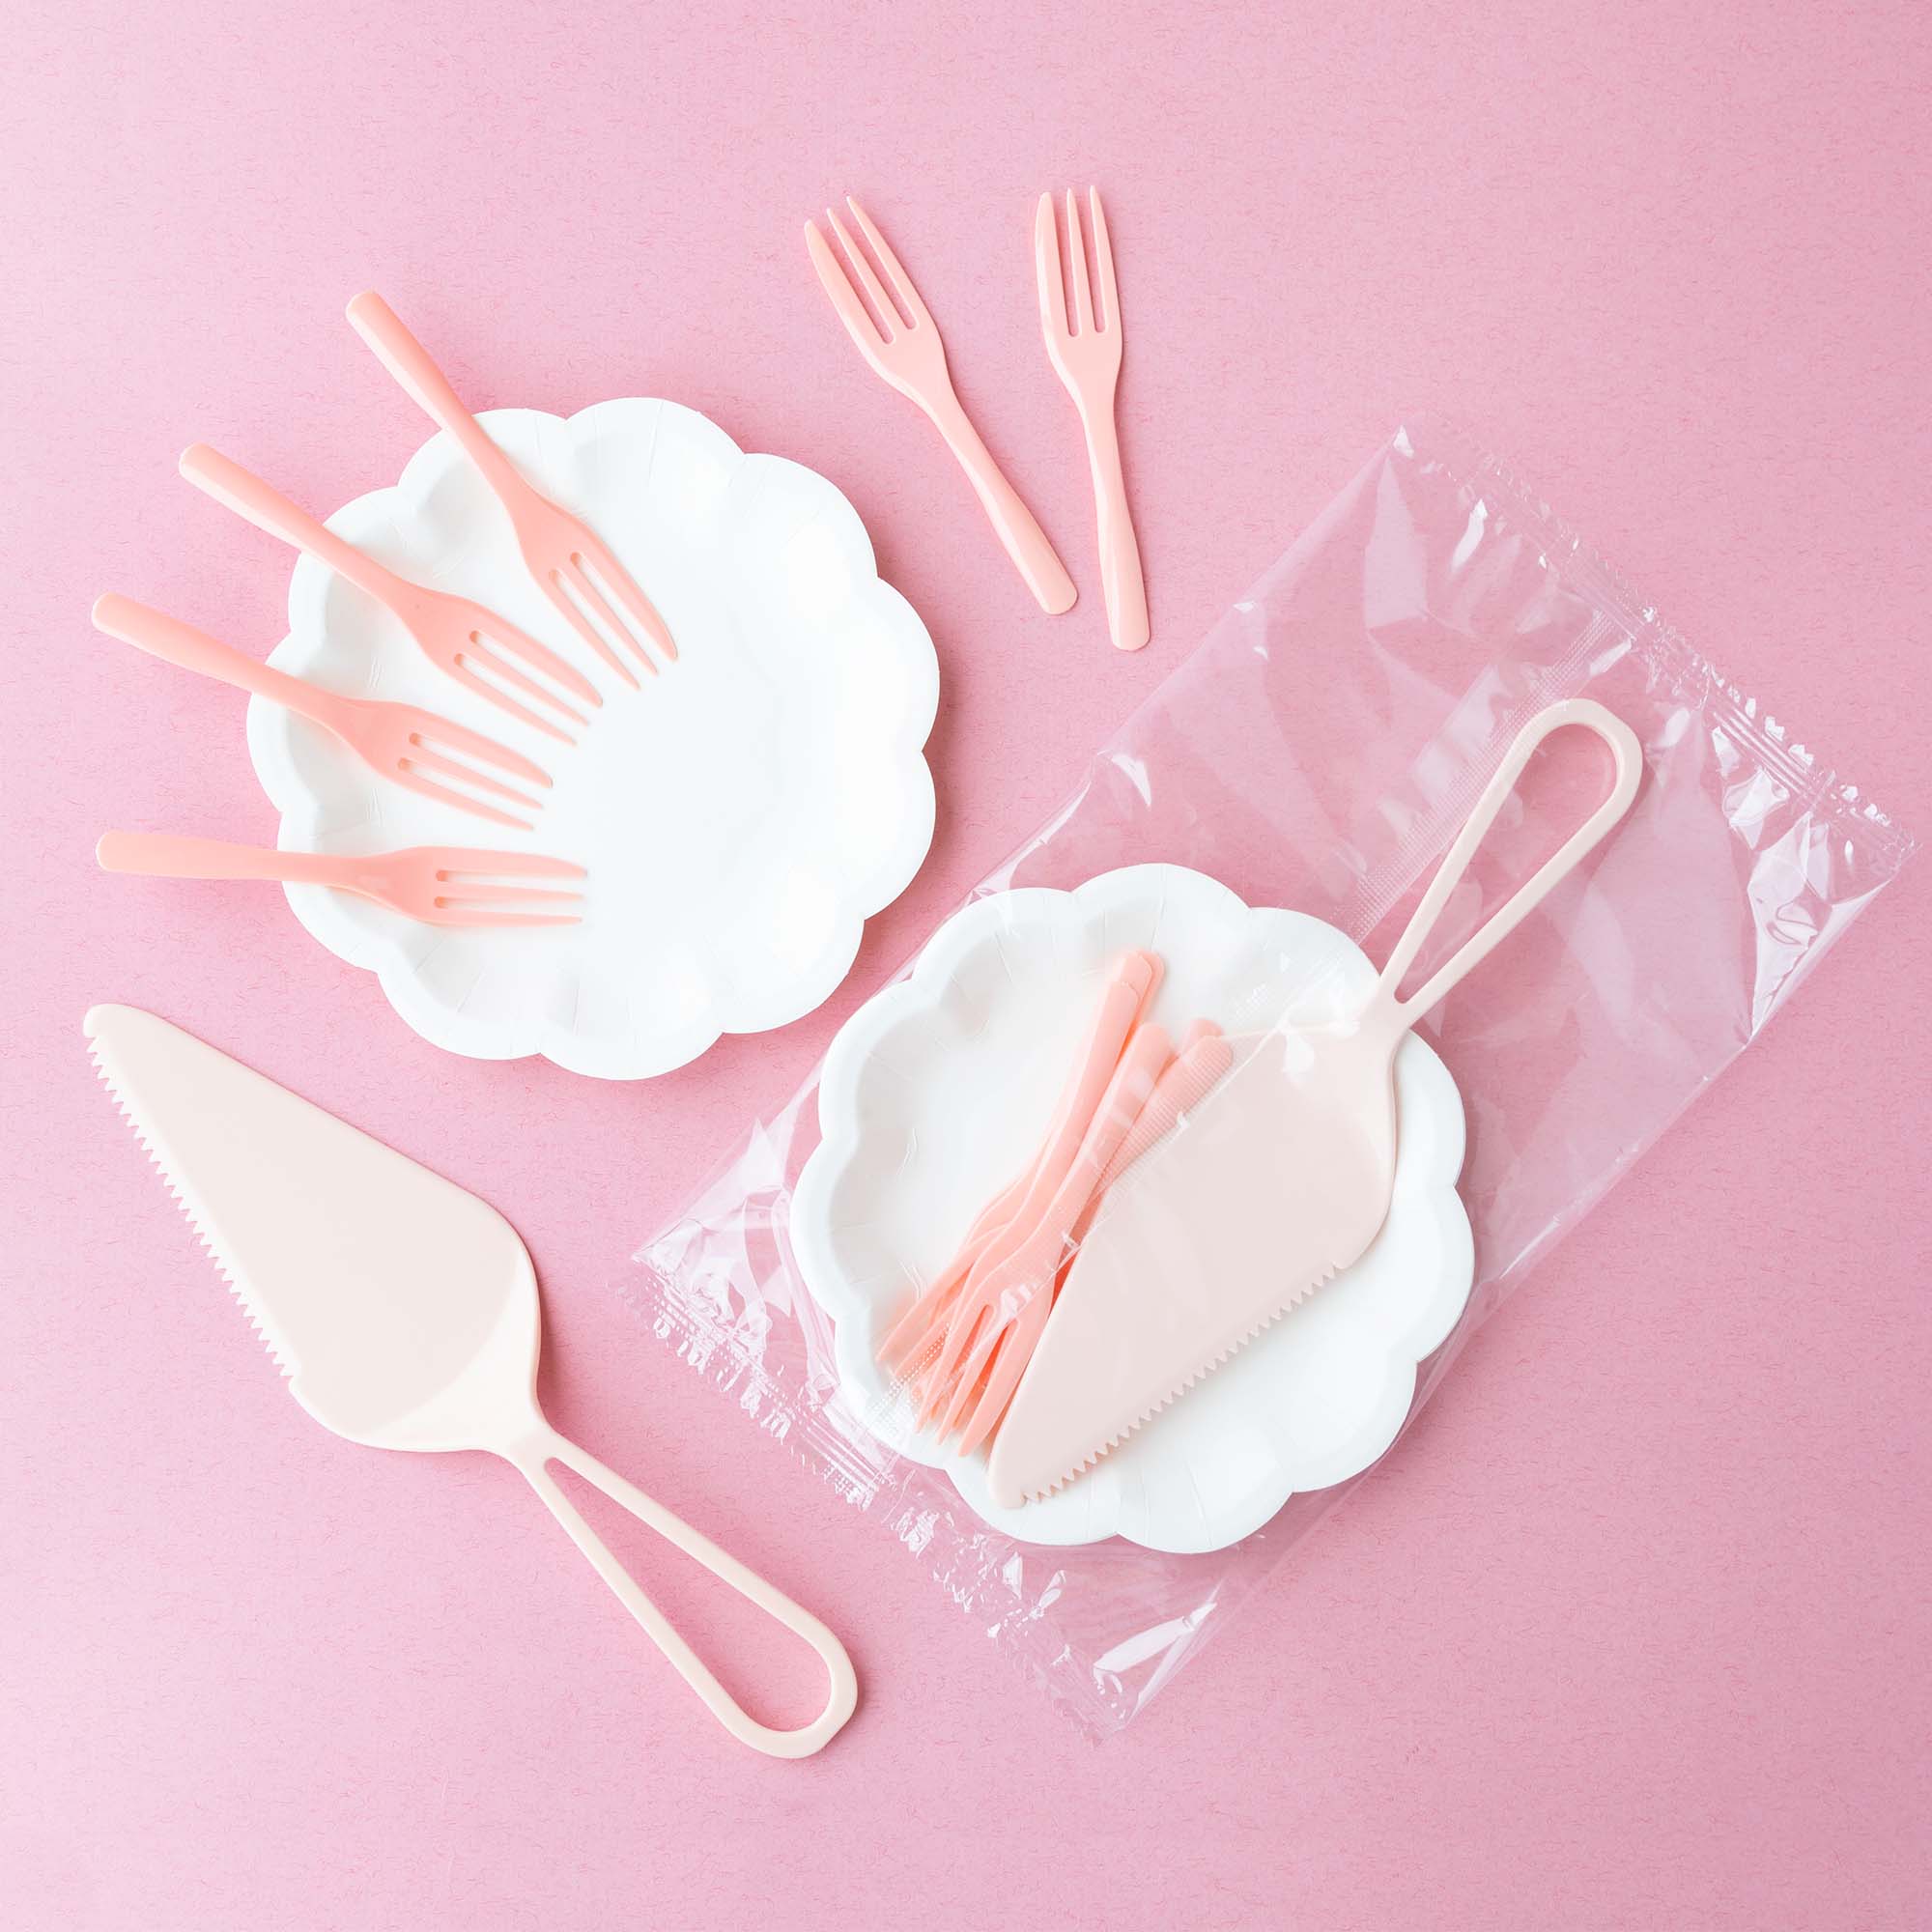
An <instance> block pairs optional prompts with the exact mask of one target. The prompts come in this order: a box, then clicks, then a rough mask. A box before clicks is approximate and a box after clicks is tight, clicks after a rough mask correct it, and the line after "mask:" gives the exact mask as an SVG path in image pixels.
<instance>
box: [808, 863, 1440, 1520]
mask: <svg viewBox="0 0 1932 1932" xmlns="http://www.w3.org/2000/svg"><path fill="white" fill-rule="evenodd" d="M1128 947H1146V948H1148V949H1150V950H1151V951H1153V952H1158V953H1159V954H1160V955H1161V957H1162V958H1163V959H1164V960H1165V962H1166V965H1167V975H1166V979H1165V980H1164V981H1163V983H1162V986H1161V989H1160V992H1159V994H1158V996H1157V999H1156V1003H1155V1006H1154V1017H1156V1018H1157V1019H1159V1020H1160V1021H1161V1022H1162V1023H1163V1024H1165V1025H1167V1026H1168V1027H1170V1029H1172V1030H1175V1031H1177V1032H1178V1031H1179V1029H1180V1028H1182V1027H1184V1026H1185V1025H1186V1023H1187V1022H1188V1021H1189V1020H1191V1019H1194V1018H1197V1017H1201V1016H1207V1017H1209V1018H1213V1019H1216V1020H1218V1021H1220V1022H1221V1023H1222V1024H1223V1025H1225V1026H1228V1027H1230V1028H1231V1029H1235V1028H1247V1029H1249V1030H1252V1029H1254V1028H1255V1027H1256V1025H1257V1024H1258V1020H1257V1015H1258V1014H1260V1013H1268V1014H1273V1013H1276V1012H1280V1011H1283V1010H1288V1009H1293V1011H1294V1013H1295V1014H1296V1015H1297V1016H1298V1017H1306V1018H1310V1019H1314V1018H1318V1017H1320V1016H1321V1015H1322V1014H1323V1013H1326V1012H1331V1011H1336V1010H1341V1009H1345V1008H1346V1006H1347V1005H1349V1004H1351V1003H1353V1002H1356V1001H1359V1000H1360V999H1361V997H1362V996H1363V995H1365V994H1366V993H1367V991H1368V989H1369V988H1370V987H1371V986H1372V985H1373V984H1374V981H1375V971H1374V969H1373V968H1372V967H1371V966H1370V964H1369V962H1368V960H1367V958H1366V957H1365V956H1364V955H1363V953H1362V952H1361V950H1360V949H1359V948H1358V947H1356V946H1355V945H1354V944H1352V942H1350V940H1349V939H1348V938H1347V937H1346V935H1344V934H1343V933H1341V932H1339V931H1337V930H1336V929H1335V928H1334V927H1333V926H1331V925H1327V924H1325V923H1323V922H1321V920H1317V919H1311V918H1309V917H1307V916H1306V915H1304V914H1300V913H1293V912H1279V911H1274V910H1271V909H1268V908H1265V907H1258V908H1254V909H1252V910H1251V909H1250V908H1249V907H1247V906H1246V905H1244V904H1243V903H1242V902H1241V900H1240V899H1239V898H1237V897H1236V895H1234V894H1233V893H1231V892H1229V891H1228V889H1227V888H1226V887H1225V886H1222V885H1220V884H1218V883H1217V882H1216V881H1215V880H1213V879H1210V878H1208V877H1207V876H1206V875H1205V874H1204V873H1200V872H1195V871H1189V870H1187V869H1185V868H1183V867H1178V866H1136V867H1128V868H1126V869H1124V870H1122V871H1116V872H1107V873H1103V874H1102V875H1101V876H1100V877H1098V878H1095V879H1092V880H1090V881H1089V882H1088V883H1087V884H1086V885H1084V886H1082V887H1081V888H1080V889H1079V890H1078V891H1077V892H1073V893H1059V892H1047V891H1040V890H1026V891H1021V892H1012V893H1002V894H997V895H992V896H990V897H987V898H984V899H980V900H978V901H976V902H975V903H974V904H972V905H970V906H968V907H967V908H966V909H965V910H964V911H963V912H960V913H959V914H957V915H956V916H955V917H954V918H953V919H952V920H950V921H949V922H948V923H946V924H945V925H944V926H942V927H941V928H940V930H939V931H938V932H937V933H936V934H934V936H933V938H932V940H931V942H930V944H929V945H928V946H927V947H926V949H925V951H924V952H923V954H922V955H921V956H920V959H919V963H918V965H917V966H916V967H915V968H914V970H913V973H912V975H911V977H910V978H909V979H907V980H902V981H901V982H899V983H898V984H896V985H894V986H890V987H888V988H887V989H886V990H885V991H884V992H883V993H881V994H879V995H878V996H877V997H876V998H875V999H873V1000H871V1001H869V1002H867V1005H866V1006H865V1007H863V1008H862V1009H860V1010H859V1011H858V1012H856V1013H855V1014H854V1015H853V1016H852V1018H851V1019H850V1020H848V1021H847V1022H846V1024H845V1026H844V1027H843V1028H842V1029H841V1031H840V1032H839V1035H838V1038H837V1039H836V1040H835V1041H834V1042H833V1046H832V1050H831V1053H830V1055H829V1056H828V1058H827V1060H826V1064H825V1072H824V1077H823V1081H822V1084H821V1086H820V1089H819V1122H820V1126H821V1130H822V1132H823V1136H824V1138H823V1140H822V1141H821V1143H820V1145H819V1147H818V1148H817V1150H816V1151H814V1152H813V1154H812V1156H811V1158H810V1161H809V1162H808V1163H807V1166H806V1169H805V1172H804V1174H803V1175H802V1176H801V1177H800V1179H799V1183H798V1187H797V1190H796V1193H795V1195H794V1198H793V1202H792V1208H791V1220H790V1232H791V1239H792V1243H793V1247H794V1250H795V1252H796V1253H797V1256H798V1260H799V1264H800V1267H801V1269H802V1271H803V1273H804V1276H805V1279H806V1282H807V1285H808V1286H809V1287H810V1290H811V1293H812V1294H813V1296H814V1298H815V1299H816V1300H817V1301H818V1303H819V1305H820V1306H821V1307H823V1308H824V1309H825V1310H826V1311H827V1312H828V1313H829V1314H830V1315H831V1316H832V1318H833V1321H834V1322H835V1324H836V1330H837V1355H838V1375H839V1382H840V1396H841V1398H842V1400H843V1401H844V1403H845V1404H846V1405H847V1406H849V1407H850V1408H851V1409H852V1410H853V1411H854V1412H855V1413H856V1415H857V1416H858V1417H859V1418H860V1420H861V1421H862V1422H863V1423H864V1425H865V1426H866V1427H867V1429H869V1430H870V1431H871V1432H872V1433H873V1434H874V1435H878V1436H879V1437H881V1438H882V1439H883V1440H885V1441H886V1442H888V1443H890V1444H891V1445H892V1446H893V1447H894V1448H895V1449H897V1450H899V1451H901V1452H902V1453H904V1454H905V1455H908V1456H910V1457H913V1458H914V1459H916V1460H917V1461H919V1462H922V1463H927V1464H930V1465H933V1466H935V1467H939V1468H943V1469H944V1470H945V1471H946V1472H947V1474H948V1475H949V1476H951V1478H952V1482H953V1485H954V1487H955V1488H956V1489H957V1490H958V1492H959V1493H960V1494H961V1495H962V1496H963V1497H964V1498H965V1499H966V1501H967V1502H968V1503H969V1504H970V1505H971V1506H972V1508H973V1509H974V1510H975V1511H976V1512H977V1513H978V1514H979V1515H980V1517H982V1518H984V1520H986V1521H987V1522H989V1523H991V1524H992V1525H993V1526H994V1527H995V1528H998V1529H1001V1530H1004V1531H1007V1532H1009V1533H1010V1534H1012V1535H1014V1536H1017V1537H1021V1538H1023V1539H1025V1540H1026V1541H1028V1542H1032V1543H1043V1544H1057V1545H1070V1544H1082V1543H1094V1542H1097V1541H1099V1540H1100V1539H1102V1538H1104V1537H1109V1536H1123V1537H1126V1538H1128V1539H1130V1540H1131V1541H1133V1542H1135V1543H1139V1544H1144V1545H1146V1546H1148V1547H1149V1548H1154V1549H1164V1550H1173V1551H1198V1550H1206V1549H1218V1548H1222V1547H1223V1546H1225V1545H1227V1544H1230V1543H1234V1542H1236V1541H1237V1540H1238V1539H1239V1538H1241V1537H1243V1536H1246V1535H1247V1534H1249V1532H1250V1531H1252V1530H1255V1529H1258V1528H1260V1527H1261V1525H1262V1524H1263V1523H1264V1522H1265V1521H1266V1520H1268V1518H1270V1517H1271V1516H1273V1515H1274V1513H1275V1512H1276V1511H1277V1510H1279V1509H1280V1508H1281V1506H1282V1505H1283V1504H1284V1503H1285V1502H1287V1500H1288V1499H1289V1497H1290V1496H1291V1495H1293V1494H1294V1493H1295V1492H1297V1491H1301V1490H1316V1489H1323V1488H1326V1487H1328V1486H1329V1485H1331V1484H1334V1483H1339V1482H1342V1481H1344V1480H1345V1479H1346V1478H1348V1477H1350V1476H1352V1475H1354V1474H1355V1473H1357V1471H1359V1470H1361V1469H1364V1468H1366V1467H1367V1466H1368V1465H1369V1464H1370V1463H1373V1462H1374V1461H1375V1460H1376V1459H1377V1458H1378V1456H1380V1455H1381V1454H1382V1452H1383V1451H1384V1450H1385V1449H1387V1447H1388V1446H1389V1444H1390V1443H1391V1442H1392V1441H1394V1439H1395V1436H1396V1432H1397V1431H1398V1430H1399V1429H1400V1428H1401V1426H1402V1422H1403V1418H1404V1417H1405V1416H1406V1414H1407V1413H1408V1407H1409V1402H1410V1398H1411V1396H1412V1394H1413V1392H1414V1387H1415V1376H1416V1365H1417V1364H1418V1363H1419V1362H1420V1361H1421V1360H1422V1359H1423V1358H1424V1357H1425V1356H1426V1355H1428V1354H1429V1353H1431V1352H1432V1351H1433V1350H1435V1349H1436V1348H1437V1347H1438V1346H1439V1345H1440V1344H1441V1343H1442V1342H1443V1341H1444V1340H1445V1339H1446V1338H1447V1336H1448V1334H1449V1332H1450V1330H1451V1329H1452V1328H1453V1327H1454V1326H1455V1324H1456V1321H1457V1319H1458V1317H1459V1316H1460V1315H1461V1314H1462V1312H1463V1305H1464V1303H1465V1302H1466V1301H1467V1299H1468V1295H1469V1289H1470V1285H1471V1282H1472V1280H1473V1277H1474V1250H1473V1246H1472V1243H1471V1240H1470V1236H1469V1222H1468V1216H1467V1214H1466V1212H1465V1211H1464V1209H1463V1203H1462V1200H1461V1198H1460V1197H1459V1196H1458V1194H1457V1192H1456V1179H1457V1176H1458V1175H1459V1174H1460V1173H1461V1171H1462V1165H1463V1107H1462V1101H1461V1098H1460V1096H1459V1095H1458V1094H1457V1092H1456V1084H1455V1082H1454V1081H1453V1080H1452V1079H1451V1078H1450V1076H1449V1073H1448V1070H1447V1068H1445V1067H1444V1066H1443V1065H1442V1063H1441V1061H1440V1060H1438V1059H1437V1058H1436V1056H1435V1053H1434V1052H1432V1051H1431V1049H1430V1048H1429V1047H1428V1046H1427V1045H1425V1044H1424V1042H1423V1041H1422V1040H1420V1039H1418V1038H1416V1037H1414V1036H1413V1035H1411V1036H1410V1037H1408V1039H1407V1040H1406V1041H1405V1042H1404V1044H1403V1047H1402V1049H1401V1051H1400V1053H1399V1054H1398V1055H1397V1057H1396V1094H1397V1102H1398V1107H1399V1118H1400V1120H1401V1123H1402V1128H1401V1146H1400V1151H1399V1153H1398V1156H1397V1161H1396V1177H1395V1194H1394V1202H1393V1205H1392V1207H1391V1208H1390V1211H1389V1218H1388V1221H1387V1223H1386V1225H1385V1226H1384V1227H1383V1229H1382V1232H1381V1234H1380V1235H1379V1236H1378V1237H1377V1239H1376V1242H1375V1245H1374V1246H1373V1247H1371V1248H1370V1250H1369V1252H1368V1253H1367V1254H1366V1255H1365V1256H1363V1258H1362V1259H1361V1260H1360V1261H1359V1262H1357V1263H1356V1264H1355V1265H1354V1266H1353V1267H1351V1268H1349V1269H1348V1270H1346V1271H1345V1272H1344V1273H1342V1274H1340V1275H1338V1276H1337V1277H1336V1278H1335V1279H1334V1280H1333V1281H1332V1282H1330V1283H1328V1284H1327V1285H1326V1286H1325V1287H1323V1288H1322V1289H1321V1292H1320V1293H1317V1294H1314V1295H1311V1296H1310V1297H1309V1299H1308V1300H1306V1301H1304V1302H1302V1303H1301V1304H1300V1306H1298V1307H1296V1308H1294V1309H1293V1310H1291V1311H1290V1313H1289V1314H1287V1315H1286V1316H1284V1317H1283V1318H1282V1319H1281V1320H1280V1321H1277V1322H1276V1323H1275V1324H1274V1325H1273V1326H1272V1327H1270V1328H1268V1329H1267V1330H1266V1331H1265V1332H1264V1333H1263V1334H1262V1335H1261V1336H1260V1337H1258V1338H1257V1339H1256V1340H1255V1341H1253V1342H1251V1343H1250V1344H1249V1345H1248V1346H1247V1347H1246V1348H1245V1349H1243V1350H1241V1351H1240V1353H1239V1354H1237V1355H1236V1356H1235V1358H1234V1359H1233V1360H1232V1361H1230V1362H1228V1363H1227V1364H1226V1365H1225V1366H1224V1367H1222V1368H1220V1369H1218V1370H1216V1371H1215V1373H1214V1374H1213V1375H1211V1376H1209V1377H1208V1378H1206V1379H1205V1380H1203V1381H1202V1382H1200V1383H1199V1384H1198V1385H1197V1386H1196V1387H1194V1388H1192V1389H1190V1390H1189V1391H1188V1393H1187V1394H1186V1395H1185V1396H1184V1397H1183V1398H1182V1399H1181V1400H1180V1401H1179V1402H1177V1403H1175V1404H1174V1405H1173V1406H1171V1407H1170V1408H1167V1409H1165V1410H1163V1411H1162V1413H1161V1414H1160V1415H1158V1416H1157V1417H1155V1418H1154V1420H1153V1421H1152V1422H1151V1423H1149V1424H1147V1425H1146V1427H1144V1428H1143V1429H1141V1430H1139V1431H1138V1432H1137V1433H1136V1434H1135V1435H1132V1436H1130V1437H1129V1438H1128V1439H1127V1440H1126V1441H1125V1442H1124V1443H1122V1445H1121V1447H1120V1448H1119V1449H1117V1450H1115V1451H1114V1452H1113V1453H1112V1454H1111V1455H1109V1456H1106V1457H1103V1458H1102V1459H1101V1461H1100V1462H1099V1463H1096V1464H1095V1465H1094V1468H1093V1469H1092V1470H1090V1471H1089V1472H1088V1473H1087V1474H1085V1475H1083V1476H1081V1477H1080V1478H1079V1479H1078V1480H1077V1481H1075V1482H1072V1483H1069V1484H1068V1485H1067V1486H1066V1487H1065V1489H1063V1490H1061V1491H1059V1492H1056V1493H1055V1494H1053V1495H1051V1496H1048V1497H1046V1498H1045V1499H1044V1500H1043V1501H1039V1502H1034V1503H1028V1504H1026V1505H1025V1506H1023V1507H1022V1508H1019V1509H1002V1508H1000V1507H999V1506H998V1505H996V1504H995V1503H994V1502H993V1500H992V1498H991V1496H990V1495H989V1494H988V1493H987V1490H986V1478H985V1463H984V1461H983V1460H982V1459H981V1458H980V1457H979V1456H977V1455H976V1456H973V1457H970V1458H960V1457H956V1456H950V1455H948V1454H946V1453H944V1452H943V1451H941V1450H939V1449H938V1448H936V1447H935V1446H934V1444H933V1443H932V1442H931V1441H930V1439H929V1438H927V1437H926V1436H923V1435H921V1434H919V1433H918V1432H917V1431H916V1430H915V1429H914V1427H913V1416H912V1411H911V1405H910V1403H909V1402H908V1401H907V1400H906V1398H905V1397H904V1396H903V1395H902V1394H898V1393H895V1390H894V1389H893V1386H892V1383H891V1380H890V1378H888V1377H887V1376H886V1375H885V1374H884V1373H883V1372H882V1371H881V1370H880V1369H879V1367H878V1365H877V1363H876V1362H875V1361H874V1360H873V1350H874V1349H875V1348H876V1346H877V1344H878V1341H879V1338H880V1337H881V1336H882V1335H883V1334H884V1333H885V1331H886V1329H887V1328H889V1327H890V1326H891V1324H892V1322H893V1321H895V1319H896V1318H897V1315H898V1313H899V1311H900V1310H901V1309H902V1308H903V1307H905V1306H906V1304H907V1303H908V1301H909V1300H910V1298H911V1296H912V1295H913V1293H915V1292H916V1291H917V1290H918V1289H920V1288H922V1287H923V1285H924V1284H926V1283H927V1282H929V1281H930V1280H931V1279H932V1278H933V1276H934V1275H935V1273H936V1272H937V1271H938V1270H939V1269H940V1268H941V1267H943V1266H944V1265H945V1264H946V1263H947V1261H948V1260H950V1259H951V1257H952V1254H953V1252H954V1251H955V1250H956V1248H957V1246H958V1244H959V1241H960V1239H961V1237H962V1236H963V1235H964V1233H965V1230H966V1228H967V1227H968V1225H969V1224H970V1223H971V1222H972V1220H973V1218H974V1216H975V1215H976V1214H977V1213H978V1212H979V1210H980V1208H981V1207H982V1206H983V1205H984V1203H985V1202H986V1201H988V1200H989V1199H990V1198H991V1197H992V1196H993V1195H994V1194H995V1193H997V1192H998V1191H999V1190H1000V1188H1001V1187H1003V1186H1004V1185H1005V1184H1006V1183H1007V1182H1008V1181H1009V1179H1012V1176H1013V1172H1014V1170H1015V1169H1016V1168H1017V1167H1018V1166H1019V1164H1020V1163H1021V1161H1022V1160H1023V1159H1024V1158H1025V1157H1026V1156H1027V1155H1028V1153H1030V1151H1032V1149H1033V1148H1035V1147H1036V1146H1037V1144H1038V1142H1039V1140H1040V1138H1041V1137H1042V1135H1043V1134H1044V1132H1045V1128H1046V1122H1047V1121H1048V1119H1049V1117H1050V1115H1051V1113H1052V1110H1053V1106H1054V1103H1055V1101H1056V1100H1057V1099H1058V1097H1059V1092H1060V1088H1061V1085H1062V1083H1063V1082H1064V1080H1065V1073H1066V1068H1067V1064H1068V1062H1069V1061H1070V1059H1071V1057H1072V1054H1073V1051H1074V1047H1075V1044H1076V1043H1077V1041H1078V1039H1079V1037H1080V1036H1081V1033H1082V1031H1083V1029H1084V1027H1085V1026H1086V1024H1087V1022H1088V1021H1089V1020H1090V1019H1091V1017H1092V1013H1093V1009H1094V1001H1095V999H1096V998H1097V995H1098V989H1099V985H1100V981H1101V978H1102V975H1103V974H1104V971H1105V968H1106V966H1107V963H1108V962H1109V961H1110V960H1111V959H1113V958H1114V957H1115V955H1117V954H1118V953H1120V952H1122V951H1123V950H1125V949H1126V948H1128Z"/></svg>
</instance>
